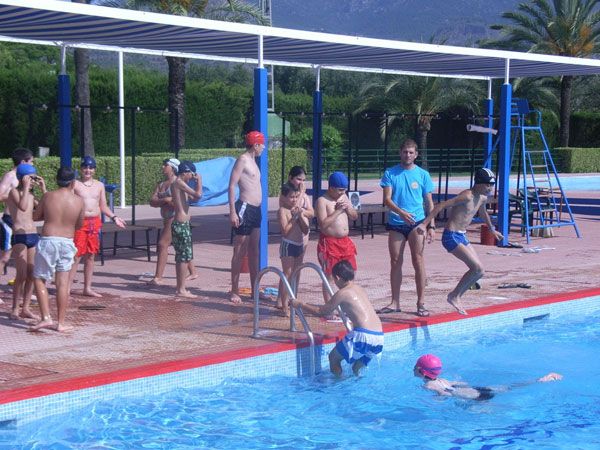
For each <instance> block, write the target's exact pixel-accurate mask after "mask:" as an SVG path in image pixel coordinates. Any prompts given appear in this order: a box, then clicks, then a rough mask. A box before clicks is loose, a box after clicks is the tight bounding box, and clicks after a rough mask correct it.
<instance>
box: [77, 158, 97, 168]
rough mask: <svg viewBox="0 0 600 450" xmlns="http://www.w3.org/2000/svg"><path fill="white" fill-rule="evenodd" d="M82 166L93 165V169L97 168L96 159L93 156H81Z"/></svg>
mask: <svg viewBox="0 0 600 450" xmlns="http://www.w3.org/2000/svg"><path fill="white" fill-rule="evenodd" d="M80 167H91V168H92V169H95V168H96V160H95V159H94V158H92V157H91V156H89V155H86V156H84V157H83V158H81V165H80Z"/></svg>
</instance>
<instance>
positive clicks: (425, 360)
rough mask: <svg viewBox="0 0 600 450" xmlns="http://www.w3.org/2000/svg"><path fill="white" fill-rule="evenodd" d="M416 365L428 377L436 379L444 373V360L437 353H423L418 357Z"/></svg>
mask: <svg viewBox="0 0 600 450" xmlns="http://www.w3.org/2000/svg"><path fill="white" fill-rule="evenodd" d="M415 367H416V368H418V369H419V371H420V372H421V373H422V374H423V375H425V376H426V377H428V378H431V379H432V380H435V379H436V378H437V377H438V376H440V374H441V373H442V360H441V359H440V358H438V357H437V356H435V355H429V354H428V355H423V356H421V357H420V358H419V359H417V363H416V364H415Z"/></svg>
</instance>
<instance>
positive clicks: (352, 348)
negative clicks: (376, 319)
mask: <svg viewBox="0 0 600 450" xmlns="http://www.w3.org/2000/svg"><path fill="white" fill-rule="evenodd" d="M335 349H336V350H337V351H338V352H339V354H340V355H342V357H343V358H344V360H345V361H346V362H347V363H349V364H352V363H354V362H356V361H362V363H363V364H364V365H365V366H366V365H368V364H369V362H370V361H371V359H373V357H375V356H377V355H380V354H381V352H382V351H383V331H371V330H367V329H365V328H355V329H354V330H352V331H350V332H349V333H348V334H347V335H346V336H344V339H342V340H341V341H339V342H338V343H337V344H336V345H335Z"/></svg>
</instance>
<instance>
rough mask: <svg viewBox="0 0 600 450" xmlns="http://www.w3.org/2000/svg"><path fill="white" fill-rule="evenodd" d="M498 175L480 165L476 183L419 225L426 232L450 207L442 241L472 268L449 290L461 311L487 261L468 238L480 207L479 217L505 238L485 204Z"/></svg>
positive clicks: (465, 313)
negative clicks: (465, 296) (469, 228)
mask: <svg viewBox="0 0 600 450" xmlns="http://www.w3.org/2000/svg"><path fill="white" fill-rule="evenodd" d="M495 183H496V176H495V175H494V172H492V171H491V170H489V169H478V170H477V172H475V183H474V185H473V187H472V188H471V189H465V190H464V191H462V192H461V193H460V194H458V195H457V196H456V197H454V198H451V199H450V200H447V201H445V202H442V203H438V204H437V205H436V206H435V207H434V208H433V210H432V211H431V213H430V214H429V215H428V216H427V218H425V220H424V221H423V222H422V223H421V224H420V225H419V226H418V227H417V232H418V233H421V234H425V233H426V232H427V225H429V223H430V222H431V221H432V220H434V219H435V217H436V216H437V215H438V214H439V213H440V212H442V211H443V210H444V209H449V210H450V211H449V217H448V221H447V222H446V226H445V227H444V234H443V235H442V245H443V246H444V248H445V249H446V250H447V251H448V252H449V253H452V254H453V255H454V256H456V257H457V258H458V259H460V260H461V261H462V262H464V263H465V264H466V265H467V267H468V268H469V270H468V271H467V272H466V273H465V274H464V275H463V276H462V278H461V279H460V281H459V282H458V284H457V285H456V287H455V288H454V290H452V291H451V292H450V293H449V294H448V299H447V301H448V303H450V305H452V306H453V307H454V309H456V310H457V311H458V312H459V313H460V314H462V315H467V312H466V311H465V310H464V309H463V308H462V307H461V305H460V299H461V297H462V295H463V294H464V293H465V292H466V291H467V289H469V287H470V286H472V285H473V284H474V283H475V282H476V281H477V280H479V279H480V278H481V277H483V273H484V272H483V265H482V264H481V261H479V258H478V256H477V253H475V249H474V248H473V247H472V246H471V245H470V243H469V240H468V239H467V236H466V233H467V231H466V230H467V226H468V225H469V224H470V223H471V220H473V217H474V216H475V214H476V213H477V211H479V217H480V218H481V219H483V220H484V222H485V223H486V224H487V226H488V227H489V229H490V230H491V231H492V233H493V234H494V237H495V238H496V239H497V240H500V239H502V234H500V233H499V232H497V231H496V228H494V226H493V225H492V221H491V219H490V216H489V214H488V213H487V210H486V207H485V204H486V202H487V199H488V196H489V195H491V194H492V191H493V188H494V184H495Z"/></svg>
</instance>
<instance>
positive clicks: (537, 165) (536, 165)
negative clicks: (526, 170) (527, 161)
mask: <svg viewBox="0 0 600 450" xmlns="http://www.w3.org/2000/svg"><path fill="white" fill-rule="evenodd" d="M542 167H543V168H544V169H545V168H546V164H535V165H533V166H531V168H532V169H541V168H542Z"/></svg>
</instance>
